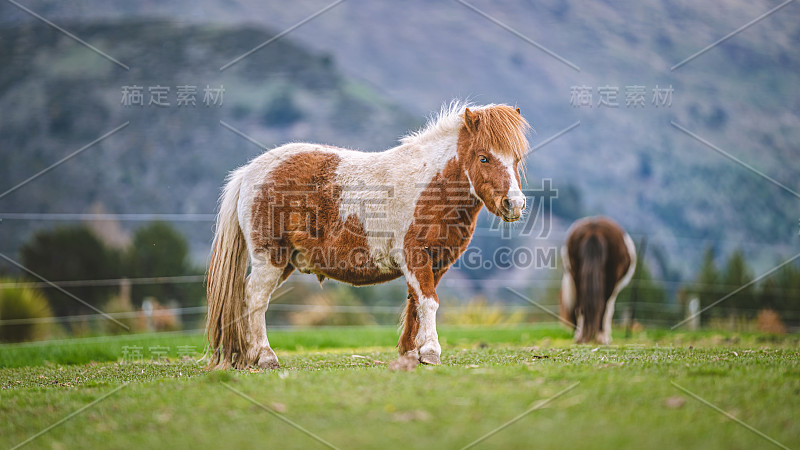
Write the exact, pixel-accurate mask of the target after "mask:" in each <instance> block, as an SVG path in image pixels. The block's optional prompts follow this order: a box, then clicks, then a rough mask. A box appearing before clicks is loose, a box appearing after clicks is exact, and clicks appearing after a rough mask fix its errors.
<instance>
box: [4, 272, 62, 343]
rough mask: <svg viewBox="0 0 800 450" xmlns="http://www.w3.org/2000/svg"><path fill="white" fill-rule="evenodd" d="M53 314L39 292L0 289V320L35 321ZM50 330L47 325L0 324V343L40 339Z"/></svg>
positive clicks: (9, 288) (18, 288)
mask: <svg viewBox="0 0 800 450" xmlns="http://www.w3.org/2000/svg"><path fill="white" fill-rule="evenodd" d="M52 316H53V313H52V311H51V310H50V307H49V306H48V305H47V299H46V298H45V297H44V295H42V293H41V292H39V291H37V290H35V289H32V288H27V287H16V286H14V287H6V286H4V287H2V288H0V320H2V321H4V322H5V321H9V320H27V319H30V320H35V319H44V318H48V317H52ZM51 329H52V326H51V324H48V323H36V322H33V323H30V322H26V323H11V324H3V323H1V322H0V341H3V342H23V341H32V340H34V339H42V338H45V337H47V335H49V334H50V331H51Z"/></svg>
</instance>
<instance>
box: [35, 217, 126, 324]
mask: <svg viewBox="0 0 800 450" xmlns="http://www.w3.org/2000/svg"><path fill="white" fill-rule="evenodd" d="M20 254H21V263H22V265H23V266H25V267H26V268H28V269H29V270H31V271H33V272H35V273H36V274H38V275H39V276H41V277H43V278H45V279H47V280H49V281H54V282H57V281H69V280H94V279H107V278H118V277H119V275H120V260H121V255H120V253H119V252H118V251H116V250H114V249H111V248H109V247H107V246H106V245H105V244H103V243H102V242H101V241H100V239H98V238H97V236H95V235H94V233H92V232H91V231H90V230H89V229H88V228H86V227H83V226H75V227H63V228H55V229H52V230H45V231H40V232H38V233H36V234H34V235H33V237H32V238H31V239H30V240H29V241H28V242H26V243H25V244H23V245H22V247H21V249H20ZM27 277H28V278H30V279H32V280H35V281H41V280H39V279H38V278H36V277H34V276H32V275H30V274H28V275H27ZM64 289H65V290H66V291H68V292H70V293H72V294H73V295H75V296H76V297H78V298H79V299H81V300H83V301H84V302H86V303H88V304H90V305H92V306H94V307H100V306H101V305H102V304H103V303H105V302H106V300H108V298H109V297H110V296H111V294H112V293H113V292H114V291H115V290H116V288H115V287H107V286H79V287H66V288H64ZM45 295H46V297H47V300H48V302H49V303H50V307H51V308H52V310H53V312H54V313H55V314H56V315H58V316H63V315H72V314H93V313H94V311H92V309H91V308H88V307H87V306H85V305H83V304H82V303H81V302H79V301H77V300H75V299H74V298H71V297H70V296H68V295H66V294H64V293H62V292H59V291H58V290H56V289H53V288H48V289H46V290H45Z"/></svg>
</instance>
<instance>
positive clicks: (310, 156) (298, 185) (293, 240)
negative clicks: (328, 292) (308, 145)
mask: <svg viewBox="0 0 800 450" xmlns="http://www.w3.org/2000/svg"><path fill="white" fill-rule="evenodd" d="M339 160H340V158H339V156H338V155H336V154H334V153H329V152H325V151H311V152H302V153H298V154H295V155H292V156H290V157H289V158H287V159H286V160H285V161H283V162H281V163H280V164H279V165H278V166H277V167H276V168H275V169H273V170H272V171H271V172H270V173H269V175H268V176H267V179H266V180H265V182H264V184H262V185H261V186H260V192H259V194H258V195H257V196H256V198H255V200H254V201H253V206H252V222H253V226H252V231H251V236H250V238H251V241H252V242H253V244H254V249H253V253H254V254H256V256H257V257H263V258H265V259H269V262H270V263H271V264H272V265H275V266H277V267H286V268H287V270H286V271H285V272H284V275H285V276H288V274H289V273H291V269H289V268H288V267H290V266H291V267H293V268H295V269H297V270H299V271H301V272H304V273H313V274H315V275H317V276H318V277H327V278H333V279H335V280H339V281H344V282H347V283H350V284H354V285H364V284H374V283H381V282H384V281H388V280H391V279H394V278H397V277H399V276H400V275H401V273H400V271H399V270H396V271H392V272H384V271H381V270H380V269H379V268H378V266H377V265H376V264H375V262H374V261H373V260H372V258H371V256H370V252H369V245H368V242H367V238H366V232H365V230H364V226H363V224H362V223H361V221H360V220H359V219H358V217H356V216H355V215H351V216H349V217H348V218H347V220H345V221H344V222H343V221H342V220H341V218H340V216H339V206H340V202H341V193H342V186H339V185H338V184H336V182H335V178H336V169H337V167H338V165H339Z"/></svg>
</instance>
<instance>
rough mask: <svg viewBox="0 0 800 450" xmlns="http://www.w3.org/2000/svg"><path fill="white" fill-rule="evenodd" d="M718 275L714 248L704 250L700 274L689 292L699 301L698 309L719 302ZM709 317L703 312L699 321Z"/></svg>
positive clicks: (709, 314)
mask: <svg viewBox="0 0 800 450" xmlns="http://www.w3.org/2000/svg"><path fill="white" fill-rule="evenodd" d="M719 280H720V275H719V271H718V270H717V266H716V264H715V263H714V248H713V247H708V248H706V251H705V253H704V254H703V264H702V265H701V266H700V273H699V274H698V276H697V280H696V281H695V286H694V287H693V288H691V289H690V291H691V292H692V293H693V294H695V295H696V296H697V298H698V300H700V309H703V308H705V307H707V306H708V305H710V304H712V303H714V302H715V301H717V300H719V295H720V292H721V289H720V287H719ZM710 316H711V312H710V311H707V312H704V313H703V314H702V315H701V316H700V319H701V321H702V322H706V321H707V320H708V318H709V317H710Z"/></svg>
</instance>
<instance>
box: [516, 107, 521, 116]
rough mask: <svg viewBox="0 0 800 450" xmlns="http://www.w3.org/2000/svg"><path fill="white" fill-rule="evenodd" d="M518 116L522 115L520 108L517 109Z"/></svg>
mask: <svg viewBox="0 0 800 450" xmlns="http://www.w3.org/2000/svg"><path fill="white" fill-rule="evenodd" d="M517 114H519V115H520V116H521V115H522V111H520V110H519V108H517Z"/></svg>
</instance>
